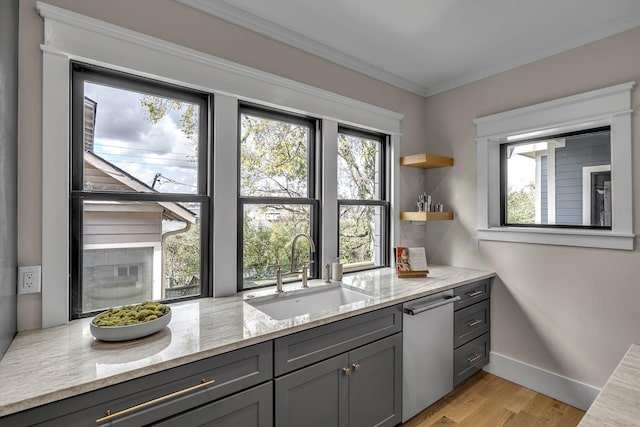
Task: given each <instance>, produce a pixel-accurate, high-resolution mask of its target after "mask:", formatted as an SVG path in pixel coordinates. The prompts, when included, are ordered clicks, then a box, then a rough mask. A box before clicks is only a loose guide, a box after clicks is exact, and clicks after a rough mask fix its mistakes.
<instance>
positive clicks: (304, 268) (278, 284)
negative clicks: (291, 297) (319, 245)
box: [276, 233, 316, 292]
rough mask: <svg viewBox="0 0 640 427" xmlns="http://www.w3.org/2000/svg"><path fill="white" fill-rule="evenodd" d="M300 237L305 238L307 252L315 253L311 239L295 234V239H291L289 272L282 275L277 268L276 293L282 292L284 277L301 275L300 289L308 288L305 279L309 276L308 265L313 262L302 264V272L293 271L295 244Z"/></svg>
mask: <svg viewBox="0 0 640 427" xmlns="http://www.w3.org/2000/svg"><path fill="white" fill-rule="evenodd" d="M301 237H305V238H306V239H307V240H308V241H309V250H310V251H311V253H314V252H315V251H316V245H315V243H313V239H312V238H311V236H309V235H308V234H305V233H300V234H297V235H296V237H294V238H293V241H292V242H291V264H290V266H289V271H288V272H286V273H283V272H282V271H281V270H280V268H278V271H277V275H276V292H283V291H282V278H283V277H284V276H291V275H294V274H302V287H303V288H308V287H309V285H308V284H307V279H308V275H309V264H311V263H312V262H313V260H309V262H307V263H304V264H303V266H302V270H300V271H296V270H294V260H295V254H296V242H297V241H298V239H300V238H301Z"/></svg>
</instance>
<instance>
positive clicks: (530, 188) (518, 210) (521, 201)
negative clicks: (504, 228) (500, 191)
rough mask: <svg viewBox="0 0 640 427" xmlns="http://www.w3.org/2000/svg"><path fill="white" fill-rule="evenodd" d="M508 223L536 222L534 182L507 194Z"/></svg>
mask: <svg viewBox="0 0 640 427" xmlns="http://www.w3.org/2000/svg"><path fill="white" fill-rule="evenodd" d="M507 223H509V224H535V223H536V187H535V184H534V183H533V182H530V183H529V184H527V185H525V186H524V187H522V188H521V189H519V190H511V191H509V193H508V195H507Z"/></svg>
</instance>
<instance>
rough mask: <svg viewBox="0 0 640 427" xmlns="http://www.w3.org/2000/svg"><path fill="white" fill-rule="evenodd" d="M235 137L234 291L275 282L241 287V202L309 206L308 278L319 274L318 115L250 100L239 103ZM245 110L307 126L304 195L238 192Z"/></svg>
mask: <svg viewBox="0 0 640 427" xmlns="http://www.w3.org/2000/svg"><path fill="white" fill-rule="evenodd" d="M237 112H238V122H237V123H238V137H237V141H236V144H237V150H238V151H237V152H238V155H237V172H238V176H237V179H236V183H237V188H238V191H237V193H238V196H237V198H238V210H237V222H236V224H237V236H238V241H237V247H236V251H237V257H236V271H237V280H236V285H237V291H238V292H242V291H246V290H254V289H260V288H265V287H269V286H274V284H268V285H264V286H253V287H250V288H245V287H244V274H243V270H244V269H243V264H244V222H243V219H244V216H243V213H244V206H245V205H259V204H296V205H306V206H309V207H310V218H309V221H310V224H309V227H310V232H311V239H312V240H313V242H314V244H315V246H316V251H315V252H314V253H313V255H312V257H311V260H312V261H313V262H312V263H311V264H310V265H309V273H308V274H309V278H310V279H315V278H317V277H319V271H320V268H319V265H320V254H321V252H322V249H321V242H320V235H321V234H320V228H321V226H320V223H321V220H322V219H321V213H320V211H321V207H320V197H319V196H320V193H321V192H320V189H319V182H320V181H321V177H320V176H319V173H318V171H320V170H321V169H322V167H321V165H319V164H318V163H319V159H320V157H319V156H318V146H319V145H320V144H319V142H318V141H322V137H321V135H320V130H319V129H320V128H321V126H322V125H321V123H320V120H319V119H315V118H312V117H308V116H303V115H299V114H294V113H290V112H286V111H282V110H279V109H275V108H268V107H263V106H260V105H256V104H252V103H244V102H240V103H238V110H237ZM243 114H248V115H253V116H257V117H262V118H266V119H273V120H278V121H283V122H288V123H295V124H299V125H303V126H307V127H309V141H308V143H309V146H308V147H307V152H308V163H307V197H275V196H267V197H258V196H242V195H241V194H240V192H241V188H240V178H241V153H242V150H241V148H240V137H241V132H242V115H243ZM282 268H284V270H283V272H286V266H282Z"/></svg>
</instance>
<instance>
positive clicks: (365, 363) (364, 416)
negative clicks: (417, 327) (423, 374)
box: [349, 334, 402, 427]
mask: <svg viewBox="0 0 640 427" xmlns="http://www.w3.org/2000/svg"><path fill="white" fill-rule="evenodd" d="M349 358H350V368H351V375H349V427H356V426H363V427H364V426H368V427H371V426H394V425H397V424H399V423H400V421H401V420H402V417H401V411H402V400H401V394H402V334H395V335H392V336H390V337H388V338H384V339H381V340H380V341H376V342H374V343H371V344H368V345H365V346H363V347H360V348H357V349H355V350H352V351H351V352H350V353H349Z"/></svg>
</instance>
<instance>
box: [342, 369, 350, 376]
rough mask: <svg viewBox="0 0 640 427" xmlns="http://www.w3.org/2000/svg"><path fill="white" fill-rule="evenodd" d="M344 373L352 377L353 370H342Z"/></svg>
mask: <svg viewBox="0 0 640 427" xmlns="http://www.w3.org/2000/svg"><path fill="white" fill-rule="evenodd" d="M342 372H344V374H345V375H351V369H349V368H342Z"/></svg>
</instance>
